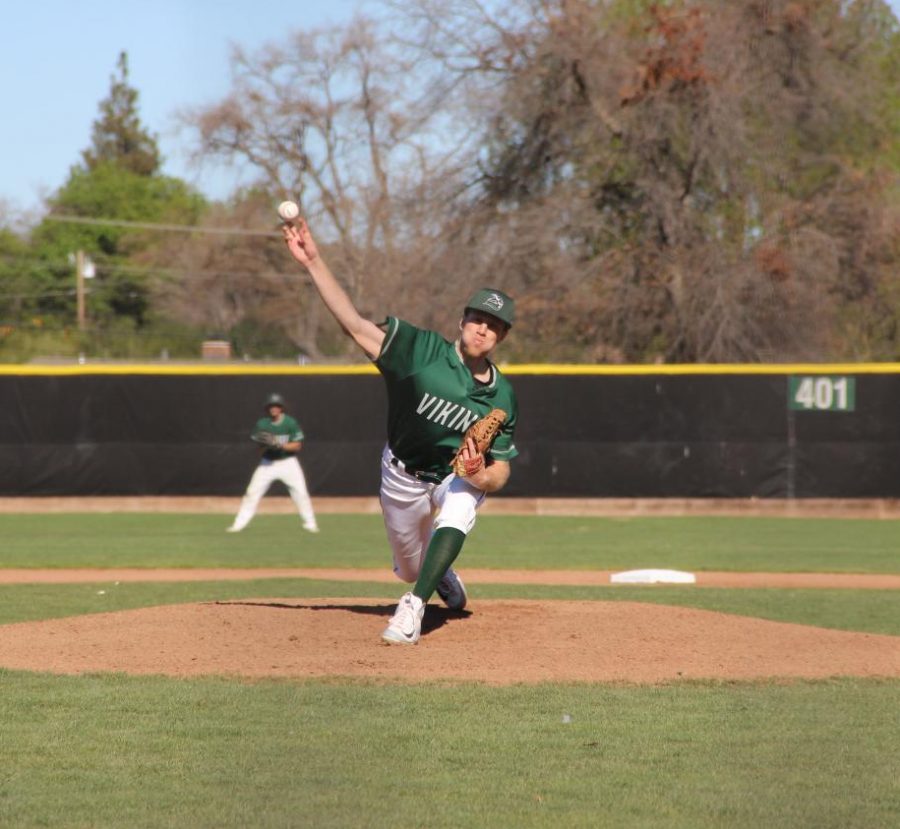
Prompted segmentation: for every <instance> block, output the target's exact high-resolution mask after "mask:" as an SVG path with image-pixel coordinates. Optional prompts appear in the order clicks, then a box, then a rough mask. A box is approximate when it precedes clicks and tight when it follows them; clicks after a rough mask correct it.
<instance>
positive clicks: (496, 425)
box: [450, 409, 506, 478]
mask: <svg viewBox="0 0 900 829" xmlns="http://www.w3.org/2000/svg"><path fill="white" fill-rule="evenodd" d="M505 420H506V412H504V411H503V409H491V411H490V412H489V413H488V414H486V415H485V416H484V417H482V418H481V419H480V420H476V421H475V422H474V423H473V424H472V425H471V426H470V427H469V428H468V429H466V433H465V434H464V435H463V439H462V443H460V445H459V449H457V450H456V454H455V455H454V456H453V460H452V462H451V464H450V465H451V466H452V467H453V471H454V472H455V473H456V474H457V475H458V476H459V477H460V478H465V477H467V476H469V475H474V474H475V473H476V472H478V471H479V470H480V469H481V468H482V467H483V466H484V454H485V452H487V451H488V449H490V448H491V444H492V443H493V442H494V438H496V437H497V435H498V434H499V432H500V427H501V426H502V425H503V423H504V421H505ZM469 439H471V440H472V442H473V443H474V444H475V449H476V450H477V451H478V454H477V455H476V456H475V457H474V458H469V459H468V460H466V459H465V458H464V457H463V449H464V448H465V446H466V441H468V440H469Z"/></svg>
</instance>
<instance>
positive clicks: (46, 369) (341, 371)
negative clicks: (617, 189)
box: [0, 363, 900, 377]
mask: <svg viewBox="0 0 900 829" xmlns="http://www.w3.org/2000/svg"><path fill="white" fill-rule="evenodd" d="M500 369H501V370H502V371H503V373H504V374H508V375H516V374H546V375H609V376H636V375H654V374H656V375H703V374H717V375H722V374H725V375H736V374H783V375H794V374H824V375H832V374H898V373H900V363H721V364H677V365H675V364H672V365H589V364H579V363H527V364H520V365H513V364H510V365H506V364H504V363H500ZM377 373H378V372H377V370H376V368H375V367H374V366H373V365H371V364H359V365H344V366H326V365H307V366H300V365H289V364H285V365H264V366H263V365H197V364H180V365H162V364H152V363H120V364H117V365H107V364H85V365H13V364H6V365H0V375H24V376H27V375H33V376H40V375H44V376H54V377H65V376H85V375H102V374H109V375H121V374H132V375H135V374H147V375H243V376H253V375H259V376H267V375H269V376H271V375H278V376H285V375H354V374H377Z"/></svg>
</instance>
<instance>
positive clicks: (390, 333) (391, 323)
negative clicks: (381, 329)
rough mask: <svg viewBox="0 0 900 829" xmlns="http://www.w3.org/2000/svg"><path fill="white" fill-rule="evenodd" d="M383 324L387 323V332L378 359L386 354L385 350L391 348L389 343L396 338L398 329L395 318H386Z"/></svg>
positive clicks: (397, 322) (398, 323) (398, 321)
mask: <svg viewBox="0 0 900 829" xmlns="http://www.w3.org/2000/svg"><path fill="white" fill-rule="evenodd" d="M385 322H386V323H387V326H388V330H387V334H386V336H385V338H384V342H383V343H382V344H381V354H379V355H378V357H379V358H380V357H381V356H382V355H384V354H386V353H387V350H388V349H389V348H390V347H391V343H392V342H393V341H394V337H396V336H397V330H398V329H399V328H400V320H398V319H397V318H396V317H388V318H387V320H385Z"/></svg>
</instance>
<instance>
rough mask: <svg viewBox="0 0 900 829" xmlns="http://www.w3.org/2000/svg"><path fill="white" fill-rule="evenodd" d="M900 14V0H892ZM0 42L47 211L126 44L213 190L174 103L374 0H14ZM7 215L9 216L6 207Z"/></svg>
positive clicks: (16, 203)
mask: <svg viewBox="0 0 900 829" xmlns="http://www.w3.org/2000/svg"><path fill="white" fill-rule="evenodd" d="M889 2H890V5H891V7H892V8H893V9H894V13H895V14H897V15H898V17H900V0H889ZM6 6H7V8H5V9H4V12H3V30H4V35H5V37H4V45H3V48H2V49H0V78H2V92H0V100H2V118H3V126H2V129H0V202H5V203H6V204H7V206H9V207H11V208H12V209H13V211H15V212H29V211H37V210H39V209H40V206H41V203H42V198H43V197H44V196H47V195H50V194H52V192H53V191H55V190H56V189H57V188H59V187H60V186H61V185H62V184H63V183H64V182H65V181H66V179H67V177H68V173H69V168H70V167H71V166H72V165H73V164H76V163H78V162H79V161H80V159H81V155H80V153H81V151H82V150H83V149H85V148H86V147H87V146H88V145H89V143H90V133H91V125H92V123H93V121H94V119H95V118H96V117H97V114H98V105H99V103H100V101H101V100H102V99H103V98H105V97H106V96H107V94H108V92H109V85H110V77H111V76H112V75H113V74H114V73H115V68H116V61H117V60H118V56H119V53H120V52H121V51H122V50H125V51H126V52H128V58H129V68H130V80H131V85H132V86H133V87H134V88H135V89H137V90H138V92H139V94H140V98H139V101H138V103H139V108H140V109H139V111H140V115H141V119H142V121H143V122H144V124H145V126H146V127H147V128H148V129H149V130H150V131H151V132H153V133H155V134H156V135H157V136H158V137H159V144H160V148H161V150H162V153H163V155H164V156H165V158H166V162H165V168H164V169H165V172H166V173H168V174H169V175H174V176H178V177H179V178H183V179H185V180H187V181H191V182H192V183H194V184H195V185H196V186H197V187H199V189H200V190H201V191H203V192H204V193H206V194H207V195H209V196H212V197H213V198H217V197H223V196H225V195H227V194H228V193H229V192H231V190H232V189H233V187H234V185H235V184H236V183H237V182H236V181H234V180H232V179H229V177H228V175H227V174H225V173H223V172H219V173H217V174H213V173H211V172H207V173H206V174H205V175H204V176H203V177H198V176H197V174H196V172H194V171H192V170H190V169H189V168H188V167H187V166H186V159H185V158H184V157H183V155H182V154H181V151H180V148H179V147H180V144H179V142H178V141H177V140H176V136H175V135H174V119H173V116H174V113H175V111H176V110H178V109H179V108H182V107H187V106H195V105H202V104H208V103H211V102H213V101H216V100H218V99H220V98H221V97H223V96H224V95H225V94H226V93H227V92H228V89H229V86H230V84H229V76H228V51H229V47H230V45H231V44H238V45H240V46H242V47H244V48H246V49H248V50H250V51H255V50H256V49H258V48H259V47H261V46H263V45H265V44H266V43H269V42H279V41H283V40H284V39H285V37H286V36H287V35H288V33H289V32H291V31H294V30H296V29H300V28H318V27H320V26H323V25H328V24H342V23H346V22H347V21H349V20H350V19H351V17H352V16H353V13H354V11H357V10H362V11H366V9H367V8H368V9H370V10H371V9H372V4H371V2H369V3H367V0H292V1H291V2H281V3H267V4H262V5H260V4H258V3H249V2H247V0H132V2H123V0H81V2H73V0H42V2H38V3H30V2H11V3H8V4H6ZM0 215H2V214H0Z"/></svg>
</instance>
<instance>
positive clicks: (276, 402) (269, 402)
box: [266, 394, 285, 409]
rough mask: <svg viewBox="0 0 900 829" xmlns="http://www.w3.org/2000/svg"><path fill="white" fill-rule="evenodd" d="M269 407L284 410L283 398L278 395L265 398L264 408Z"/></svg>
mask: <svg viewBox="0 0 900 829" xmlns="http://www.w3.org/2000/svg"><path fill="white" fill-rule="evenodd" d="M269 406H281V408H282V409H283V408H285V406H284V398H283V397H282V396H281V395H280V394H270V395H269V396H268V397H267V398H266V408H267V409H268V408H269Z"/></svg>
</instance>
